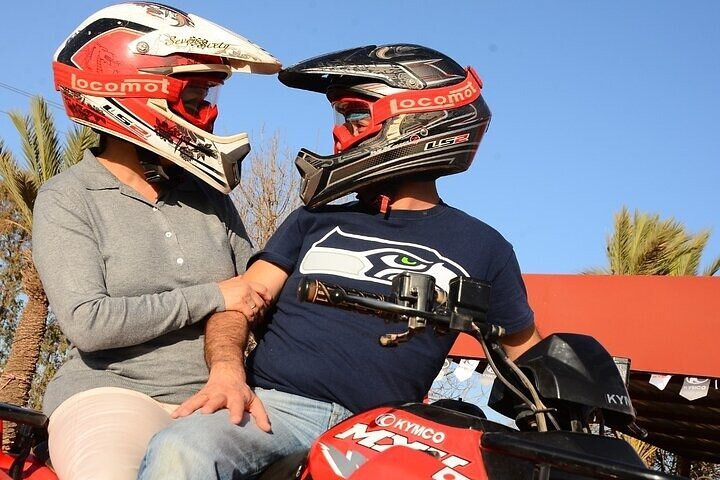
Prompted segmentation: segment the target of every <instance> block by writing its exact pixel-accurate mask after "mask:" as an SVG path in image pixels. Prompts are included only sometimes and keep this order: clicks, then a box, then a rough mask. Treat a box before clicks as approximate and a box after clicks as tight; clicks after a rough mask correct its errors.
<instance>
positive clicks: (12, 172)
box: [0, 140, 32, 232]
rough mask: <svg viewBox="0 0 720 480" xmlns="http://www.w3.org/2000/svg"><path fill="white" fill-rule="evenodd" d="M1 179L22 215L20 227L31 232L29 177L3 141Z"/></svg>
mask: <svg viewBox="0 0 720 480" xmlns="http://www.w3.org/2000/svg"><path fill="white" fill-rule="evenodd" d="M0 178H2V182H3V186H4V188H5V190H6V191H7V192H8V195H9V197H10V199H11V200H12V202H13V203H14V204H15V208H17V211H18V213H19V215H20V221H19V222H18V224H19V226H20V227H21V228H23V229H25V230H26V231H28V232H29V231H30V229H31V225H32V205H31V204H29V203H28V202H27V201H26V197H27V187H28V185H27V183H28V181H27V175H26V174H25V172H24V171H23V170H21V169H20V168H19V167H18V163H17V161H16V159H15V157H14V155H13V154H12V152H10V151H9V150H8V149H7V148H6V147H5V144H4V142H3V141H2V140H0Z"/></svg>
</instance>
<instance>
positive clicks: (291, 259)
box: [248, 207, 307, 272]
mask: <svg viewBox="0 0 720 480" xmlns="http://www.w3.org/2000/svg"><path fill="white" fill-rule="evenodd" d="M306 219H307V214H306V212H305V210H304V209H303V208H302V207H301V208H298V209H297V210H295V211H294V212H292V213H291V214H290V215H289V216H288V217H287V218H286V219H285V221H284V222H283V223H282V224H280V226H279V227H278V229H277V230H276V231H275V233H274V234H273V235H272V237H270V239H269V240H268V241H267V244H266V245H265V248H263V249H262V250H261V251H259V252H258V253H256V254H255V255H253V256H252V257H250V260H249V261H248V267H249V266H250V265H252V264H253V262H255V261H256V260H261V259H262V260H265V261H267V262H270V263H273V264H275V265H277V266H278V267H280V268H282V269H283V270H285V271H286V272H292V271H293V270H294V268H295V265H296V263H297V261H298V257H299V256H300V249H301V247H302V244H303V237H304V229H303V227H302V225H303V220H306Z"/></svg>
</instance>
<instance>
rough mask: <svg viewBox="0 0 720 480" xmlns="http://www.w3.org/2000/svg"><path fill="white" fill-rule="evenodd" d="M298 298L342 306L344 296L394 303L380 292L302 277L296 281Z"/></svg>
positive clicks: (392, 299)
mask: <svg viewBox="0 0 720 480" xmlns="http://www.w3.org/2000/svg"><path fill="white" fill-rule="evenodd" d="M297 295H298V300H300V301H301V302H310V303H322V304H329V305H333V306H335V307H342V306H344V304H346V303H347V302H346V301H345V300H346V298H348V297H349V296H352V297H361V298H371V299H373V300H377V301H379V302H390V303H394V302H395V301H394V297H392V296H390V295H382V294H380V293H372V292H366V291H364V290H358V289H356V288H347V287H341V286H339V285H334V284H332V283H326V282H323V281H321V280H317V279H313V278H309V277H303V278H301V279H300V282H299V283H298V291H297Z"/></svg>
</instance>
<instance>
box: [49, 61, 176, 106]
mask: <svg viewBox="0 0 720 480" xmlns="http://www.w3.org/2000/svg"><path fill="white" fill-rule="evenodd" d="M53 72H54V74H55V88H56V89H58V90H59V89H60V88H61V87H62V86H64V87H67V88H69V89H70V90H72V91H75V92H79V93H83V94H85V95H91V96H95V97H113V98H164V99H167V100H170V101H175V100H177V99H178V98H180V92H182V90H183V88H185V85H186V84H187V83H188V82H187V81H185V80H179V79H177V78H173V77H168V76H167V75H153V74H139V75H113V74H102V73H93V72H86V71H83V70H79V69H77V68H74V67H71V66H69V65H65V64H64V63H60V62H53Z"/></svg>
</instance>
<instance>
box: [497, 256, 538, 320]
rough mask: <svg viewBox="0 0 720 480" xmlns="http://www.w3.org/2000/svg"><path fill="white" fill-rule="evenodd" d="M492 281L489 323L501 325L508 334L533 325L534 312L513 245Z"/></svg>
mask: <svg viewBox="0 0 720 480" xmlns="http://www.w3.org/2000/svg"><path fill="white" fill-rule="evenodd" d="M490 283H491V290H490V307H489V309H488V316H487V321H488V323H492V324H495V325H500V326H501V327H503V328H504V329H505V331H506V332H507V333H508V334H511V333H516V332H519V331H522V330H525V329H526V328H529V327H530V326H532V325H533V323H534V314H533V311H532V309H531V308H530V305H529V303H528V298H527V290H526V289H525V282H523V279H522V275H521V272H520V265H519V264H518V260H517V257H516V256H515V251H514V250H513V249H512V247H509V252H508V254H507V256H506V261H505V262H504V263H502V264H501V266H500V269H499V270H498V273H497V275H495V277H494V278H493V279H491V282H490Z"/></svg>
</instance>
